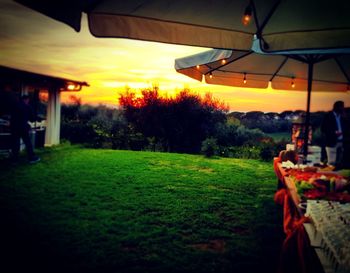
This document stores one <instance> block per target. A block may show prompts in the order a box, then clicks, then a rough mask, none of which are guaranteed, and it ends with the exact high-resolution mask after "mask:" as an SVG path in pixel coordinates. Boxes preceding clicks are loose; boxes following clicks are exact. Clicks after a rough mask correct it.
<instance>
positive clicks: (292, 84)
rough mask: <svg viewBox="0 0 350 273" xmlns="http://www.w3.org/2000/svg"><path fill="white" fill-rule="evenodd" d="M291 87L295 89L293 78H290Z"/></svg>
mask: <svg viewBox="0 0 350 273" xmlns="http://www.w3.org/2000/svg"><path fill="white" fill-rule="evenodd" d="M291 86H292V88H295V83H294V77H293V78H292V83H291Z"/></svg>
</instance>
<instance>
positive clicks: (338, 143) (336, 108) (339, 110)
mask: <svg viewBox="0 0 350 273" xmlns="http://www.w3.org/2000/svg"><path fill="white" fill-rule="evenodd" d="M344 129H345V118H344V102H343V101H336V102H335V103H334V105H333V111H330V112H328V113H327V114H326V116H325V118H324V120H323V122H322V125H321V131H322V134H323V136H324V140H325V146H326V153H327V163H328V164H330V165H334V166H337V167H340V166H341V164H342V158H343V141H344Z"/></svg>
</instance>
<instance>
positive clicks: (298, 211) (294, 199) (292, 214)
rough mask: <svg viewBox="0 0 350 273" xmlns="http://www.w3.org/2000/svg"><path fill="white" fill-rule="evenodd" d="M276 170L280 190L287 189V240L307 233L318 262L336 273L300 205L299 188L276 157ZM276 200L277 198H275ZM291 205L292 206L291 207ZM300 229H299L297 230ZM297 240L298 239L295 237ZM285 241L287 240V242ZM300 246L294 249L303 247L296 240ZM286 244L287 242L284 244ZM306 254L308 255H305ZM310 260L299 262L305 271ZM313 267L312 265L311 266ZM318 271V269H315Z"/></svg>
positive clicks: (308, 241) (324, 268)
mask: <svg viewBox="0 0 350 273" xmlns="http://www.w3.org/2000/svg"><path fill="white" fill-rule="evenodd" d="M274 170H275V173H276V176H277V178H278V180H279V182H278V184H279V186H278V188H279V191H285V193H286V196H285V200H284V202H283V205H284V210H283V211H284V223H283V226H284V230H285V232H286V234H287V238H286V241H288V240H290V238H289V237H290V236H293V233H300V234H304V233H305V234H306V235H307V237H308V238H307V244H309V246H310V247H311V249H312V250H313V251H314V253H316V256H317V258H318V262H319V264H320V265H321V267H322V269H323V271H324V272H325V273H335V269H334V267H333V266H332V264H331V261H330V260H329V259H328V258H327V256H326V255H325V254H324V252H323V250H322V249H321V242H320V238H318V237H317V236H316V230H315V227H314V225H313V223H312V222H311V221H310V219H307V218H306V217H305V215H304V214H305V210H304V209H303V208H301V207H300V203H301V198H300V196H299V194H298V192H297V188H296V186H295V183H294V181H293V180H292V179H291V178H290V177H289V173H288V171H287V170H286V169H284V168H282V164H281V163H280V162H279V161H278V158H275V159H274ZM275 200H276V199H275ZM289 206H292V208H291V207H289ZM300 222H301V223H302V225H303V227H302V228H301V227H300V226H299V223H300ZM296 230H298V231H296ZM294 236H295V238H298V236H299V237H300V235H294ZM295 240H297V239H295ZM286 241H285V242H286ZM295 244H296V245H298V247H297V248H296V249H294V251H297V252H299V251H300V250H301V249H303V248H302V247H300V245H299V244H300V242H295ZM284 245H285V244H284ZM303 255H304V254H302V255H296V256H299V257H303ZM305 256H306V255H305ZM302 259H304V258H302ZM307 262H310V261H304V260H303V261H299V263H300V264H301V265H302V269H303V272H307V271H308V270H309V269H308V268H310V265H306V264H305V263H307ZM311 267H312V266H311ZM315 272H317V271H315Z"/></svg>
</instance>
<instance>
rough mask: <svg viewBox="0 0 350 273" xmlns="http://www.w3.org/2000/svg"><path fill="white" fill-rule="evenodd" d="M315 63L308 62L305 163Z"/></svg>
mask: <svg viewBox="0 0 350 273" xmlns="http://www.w3.org/2000/svg"><path fill="white" fill-rule="evenodd" d="M313 70H314V63H313V62H312V61H309V62H308V78H307V105H306V117H305V134H304V151H303V154H304V163H306V159H307V152H308V144H309V143H308V142H309V125H310V101H311V90H312V78H313Z"/></svg>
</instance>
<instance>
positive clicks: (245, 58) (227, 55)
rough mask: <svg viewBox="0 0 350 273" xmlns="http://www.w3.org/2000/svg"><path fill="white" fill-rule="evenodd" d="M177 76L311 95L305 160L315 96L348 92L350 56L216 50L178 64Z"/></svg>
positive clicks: (178, 60) (188, 58)
mask: <svg viewBox="0 0 350 273" xmlns="http://www.w3.org/2000/svg"><path fill="white" fill-rule="evenodd" d="M175 69H176V71H177V72H179V73H182V74H184V75H187V76H189V77H191V78H194V79H196V80H199V81H202V79H203V78H204V79H205V82H206V83H209V84H221V85H228V86H235V87H248V88H267V87H268V85H269V84H271V87H272V88H274V89H279V90H299V91H307V92H308V97H307V106H306V108H307V109H306V119H305V134H304V136H305V139H304V143H305V146H304V151H303V153H304V156H305V158H306V156H307V153H308V150H307V149H308V148H307V146H308V145H307V143H308V139H307V137H308V135H309V134H308V130H309V124H310V101H311V91H312V92H337V91H338V92H347V91H348V90H349V85H350V55H349V54H297V55H292V54H289V55H282V54H259V53H255V52H253V51H242V50H219V49H212V50H209V51H206V52H202V53H199V54H195V55H192V56H188V57H184V58H179V59H176V60H175Z"/></svg>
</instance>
